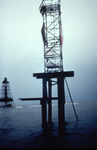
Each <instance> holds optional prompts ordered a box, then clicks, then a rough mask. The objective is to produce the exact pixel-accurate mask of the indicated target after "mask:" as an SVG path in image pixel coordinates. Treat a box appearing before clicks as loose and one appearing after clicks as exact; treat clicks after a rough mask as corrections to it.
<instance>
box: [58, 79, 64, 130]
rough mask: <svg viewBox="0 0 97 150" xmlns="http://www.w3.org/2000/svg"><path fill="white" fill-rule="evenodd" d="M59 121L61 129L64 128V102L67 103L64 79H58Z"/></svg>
mask: <svg viewBox="0 0 97 150" xmlns="http://www.w3.org/2000/svg"><path fill="white" fill-rule="evenodd" d="M57 80H58V121H59V129H63V128H64V122H65V120H64V119H65V114H64V113H65V112H64V102H65V93H64V77H58V79H57Z"/></svg>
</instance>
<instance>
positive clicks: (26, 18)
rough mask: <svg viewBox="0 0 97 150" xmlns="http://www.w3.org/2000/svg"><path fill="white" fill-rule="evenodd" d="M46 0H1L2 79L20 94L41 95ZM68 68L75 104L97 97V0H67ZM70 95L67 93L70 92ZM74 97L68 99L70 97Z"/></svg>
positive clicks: (63, 2) (15, 94)
mask: <svg viewBox="0 0 97 150" xmlns="http://www.w3.org/2000/svg"><path fill="white" fill-rule="evenodd" d="M40 3H41V0H37V1H35V0H0V54H1V55H0V83H2V80H3V78H4V77H7V78H8V80H9V81H10V86H11V91H12V94H13V98H14V100H15V103H16V104H21V103H23V102H19V100H18V98H20V97H39V96H40V97H41V96H42V89H41V87H42V83H41V80H37V79H36V78H33V73H38V72H43V71H44V57H43V56H44V54H43V41H42V37H41V27H42V16H41V14H40V12H39V5H40ZM61 11H62V27H63V37H64V43H63V57H64V70H66V71H69V70H70V71H71V70H74V71H75V77H74V78H69V79H67V81H68V83H69V87H70V90H71V93H72V97H73V100H74V102H84V101H85V102H86V101H91V100H92V101H96V100H97V94H96V93H97V0H61ZM66 96H67V95H66ZM67 101H68V100H67Z"/></svg>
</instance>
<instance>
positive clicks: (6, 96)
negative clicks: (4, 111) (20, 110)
mask: <svg viewBox="0 0 97 150" xmlns="http://www.w3.org/2000/svg"><path fill="white" fill-rule="evenodd" d="M0 94H1V95H0V107H12V106H14V103H13V102H14V101H13V98H12V93H11V89H10V86H9V81H7V78H4V80H3V81H2V87H1V93H0Z"/></svg>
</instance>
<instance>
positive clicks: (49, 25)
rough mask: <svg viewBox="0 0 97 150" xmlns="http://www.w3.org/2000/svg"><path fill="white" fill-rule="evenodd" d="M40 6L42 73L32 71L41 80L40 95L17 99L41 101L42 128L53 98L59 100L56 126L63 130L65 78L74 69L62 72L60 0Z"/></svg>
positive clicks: (47, 121)
mask: <svg viewBox="0 0 97 150" xmlns="http://www.w3.org/2000/svg"><path fill="white" fill-rule="evenodd" d="M39 9H40V13H41V14H42V17H43V25H42V29H41V33H42V38H43V43H44V72H43V73H33V77H36V78H37V79H42V97H41V98H20V100H23V101H25V100H40V102H41V108H42V127H43V128H46V127H47V125H48V123H49V124H52V100H58V126H59V129H60V130H63V129H64V123H65V105H64V104H65V84H64V79H65V82H66V85H67V89H68V91H69V95H70V98H71V100H72V97H71V94H70V90H69V87H68V84H67V81H66V78H67V77H74V71H63V56H62V44H63V36H62V23H61V4H60V0H42V2H41V5H40V7H39ZM55 84H56V85H57V97H53V95H52V85H55ZM72 104H73V103H72ZM47 107H48V109H47ZM73 108H74V105H73ZM75 113H76V112H75ZM47 116H48V117H47Z"/></svg>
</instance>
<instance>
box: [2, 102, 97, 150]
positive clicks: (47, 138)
mask: <svg viewBox="0 0 97 150" xmlns="http://www.w3.org/2000/svg"><path fill="white" fill-rule="evenodd" d="M32 104H33V103H32ZM57 107H58V106H57V103H56V104H53V126H52V128H49V130H47V131H44V130H43V129H42V125H41V106H40V105H38V104H34V105H32V106H16V107H15V108H0V148H12V149H13V148H97V103H78V104H75V108H76V111H77V115H78V118H79V121H78V122H77V121H76V118H75V115H74V112H73V108H72V105H71V104H66V105H65V108H66V110H65V117H66V118H65V120H66V122H67V124H66V126H65V130H64V131H63V133H60V132H59V131H58V129H57V128H58V118H57V113H58V112H57Z"/></svg>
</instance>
